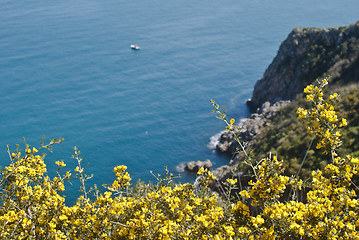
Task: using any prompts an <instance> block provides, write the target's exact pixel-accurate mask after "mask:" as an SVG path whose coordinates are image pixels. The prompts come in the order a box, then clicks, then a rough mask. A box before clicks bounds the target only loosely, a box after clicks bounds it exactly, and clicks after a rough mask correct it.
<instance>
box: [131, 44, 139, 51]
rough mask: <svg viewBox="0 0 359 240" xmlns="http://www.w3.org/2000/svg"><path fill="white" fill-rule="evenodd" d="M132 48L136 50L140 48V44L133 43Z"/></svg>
mask: <svg viewBox="0 0 359 240" xmlns="http://www.w3.org/2000/svg"><path fill="white" fill-rule="evenodd" d="M131 48H132V49H134V50H140V49H141V48H140V46H138V45H137V44H132V45H131Z"/></svg>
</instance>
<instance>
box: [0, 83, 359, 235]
mask: <svg viewBox="0 0 359 240" xmlns="http://www.w3.org/2000/svg"><path fill="white" fill-rule="evenodd" d="M326 84H327V82H326V80H323V81H321V82H320V84H319V86H313V85H310V86H308V87H307V88H306V89H305V93H306V94H307V97H306V98H307V100H308V102H311V103H312V107H311V108H310V109H303V108H299V109H298V111H297V113H298V117H299V118H303V119H307V120H308V121H309V122H310V126H309V128H308V130H309V131H310V132H312V133H314V134H315V135H316V136H317V137H318V138H319V140H318V145H317V146H316V148H317V149H321V150H323V151H325V152H326V153H328V154H329V155H330V158H331V159H332V163H331V164H328V165H327V166H326V167H325V168H324V169H323V170H315V171H313V172H312V178H311V180H310V181H309V182H308V183H307V184H308V186H307V187H309V190H308V191H307V193H306V201H305V202H301V201H299V200H298V198H297V197H296V196H297V195H296V194H297V193H298V191H299V190H301V189H302V187H303V185H304V184H303V182H302V181H301V180H300V179H298V176H291V177H289V176H284V175H283V171H284V167H283V161H280V160H279V159H278V157H277V156H269V157H268V158H265V159H262V160H260V161H254V160H251V159H247V160H246V161H247V163H248V164H250V165H251V168H252V172H253V180H251V181H250V182H249V183H248V188H247V189H241V188H240V186H239V185H240V181H238V180H237V179H236V178H235V179H228V180H227V181H226V182H225V184H226V186H227V191H231V190H232V189H234V188H238V189H240V191H239V194H238V198H237V199H236V200H235V201H233V198H230V197H227V198H226V197H225V198H223V197H220V196H218V195H217V194H216V193H214V192H211V190H210V189H209V188H207V186H208V185H209V184H210V183H211V182H212V181H216V178H215V176H213V174H212V173H211V172H210V171H208V170H206V169H203V168H202V169H200V170H199V171H198V175H199V178H198V182H199V184H198V186H196V187H195V186H194V185H193V184H189V183H185V184H176V183H174V182H173V175H171V174H170V173H168V171H166V174H165V175H164V176H162V177H157V180H158V182H157V184H150V183H149V184H144V183H138V184H135V185H134V186H131V178H130V175H129V173H128V172H126V166H116V167H115V168H114V173H115V174H114V175H115V177H116V179H115V180H114V182H113V183H112V184H110V185H106V186H105V189H106V190H105V191H104V192H103V193H100V192H99V191H98V190H97V189H96V188H87V186H86V181H87V180H88V179H89V178H90V177H91V176H89V175H86V174H85V170H86V167H83V165H82V161H83V160H82V158H81V157H80V152H79V151H78V149H77V148H75V154H74V156H73V158H74V159H75V160H77V164H78V166H77V167H76V168H75V169H74V171H73V172H71V171H70V170H67V171H65V173H64V174H60V173H61V170H62V169H63V168H65V167H66V163H65V162H63V161H56V162H55V164H56V165H57V166H58V174H57V176H56V177H53V178H50V177H49V176H48V175H47V170H46V163H45V161H44V158H45V155H44V154H43V155H39V153H40V152H41V151H43V150H44V149H50V150H51V147H52V145H53V144H55V143H59V142H61V141H62V140H61V139H57V140H56V139H55V140H51V141H50V142H49V143H48V144H45V140H44V141H43V142H42V143H41V146H40V147H39V148H38V149H36V148H31V147H30V146H29V145H28V144H26V143H25V150H24V151H23V152H22V151H20V150H19V148H18V147H17V148H16V150H15V151H14V152H13V153H11V152H10V149H9V148H8V153H9V157H10V160H11V163H10V164H9V165H8V166H5V167H4V168H2V169H1V172H0V174H1V180H0V202H1V205H0V238H1V239H359V233H358V230H359V220H358V217H357V216H358V215H359V202H358V198H357V190H358V189H357V187H356V186H355V185H354V184H353V178H354V176H355V175H357V174H358V169H359V165H358V164H359V159H357V158H353V157H351V156H345V157H342V156H338V154H337V153H336V149H337V148H338V147H340V145H341V140H340V136H341V135H340V132H339V130H338V129H339V128H341V127H344V126H345V125H346V120H345V119H339V118H338V117H337V115H336V112H335V110H334V102H335V100H336V99H337V98H338V95H337V94H333V95H331V96H330V97H329V99H324V98H323V92H322V91H323V88H324V87H325V85H326ZM213 104H214V106H215V109H216V111H217V112H219V113H220V118H221V119H222V120H225V122H226V123H227V130H229V131H233V129H234V127H235V121H234V120H233V119H231V120H229V121H227V120H226V115H225V113H224V111H223V112H221V111H220V107H219V106H218V105H216V104H215V103H214V102H213ZM237 140H238V141H240V139H239V138H237ZM240 146H243V148H242V150H244V151H245V148H244V145H241V144H240ZM72 178H75V179H78V180H79V181H80V183H81V189H80V190H81V193H82V194H81V196H80V197H78V199H77V201H76V203H75V204H73V206H68V205H66V204H65V199H64V197H62V195H61V193H62V192H63V191H64V189H65V188H64V182H65V181H67V180H70V179H72ZM91 192H93V194H90V193H91ZM288 192H289V194H290V196H289V198H288V200H287V201H285V200H283V199H286V198H284V197H283V196H284V195H285V194H287V195H288ZM226 196H229V195H226ZM253 208H255V209H256V211H252V209H253Z"/></svg>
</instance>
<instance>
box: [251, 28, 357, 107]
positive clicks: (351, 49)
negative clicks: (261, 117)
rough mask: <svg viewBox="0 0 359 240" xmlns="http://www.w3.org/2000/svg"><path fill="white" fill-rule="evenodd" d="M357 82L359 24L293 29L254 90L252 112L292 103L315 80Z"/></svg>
mask: <svg viewBox="0 0 359 240" xmlns="http://www.w3.org/2000/svg"><path fill="white" fill-rule="evenodd" d="M321 77H330V80H331V81H332V82H338V83H344V82H349V81H359V22H357V23H356V24H353V25H350V26H348V27H340V28H327V29H319V28H304V29H303V28H295V29H294V30H293V31H292V32H291V33H290V34H289V35H288V37H287V39H286V40H285V41H284V42H283V43H282V44H281V46H280V48H279V50H278V53H277V56H276V57H275V58H274V60H273V62H272V63H271V64H270V65H269V67H268V68H267V70H266V71H265V73H264V75H263V78H262V79H260V80H259V81H258V82H257V83H256V84H255V87H254V91H253V96H252V99H251V100H250V101H249V102H248V103H249V105H250V106H251V107H253V108H258V107H260V106H261V105H262V104H263V103H265V102H266V101H269V102H270V103H275V102H277V101H279V100H292V99H294V98H295V96H296V95H297V94H298V93H300V92H302V91H303V89H304V87H305V86H306V85H308V84H310V83H312V82H313V81H314V80H316V79H317V78H321Z"/></svg>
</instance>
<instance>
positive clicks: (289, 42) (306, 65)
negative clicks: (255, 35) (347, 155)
mask: <svg viewBox="0 0 359 240" xmlns="http://www.w3.org/2000/svg"><path fill="white" fill-rule="evenodd" d="M322 77H329V81H330V83H331V84H330V86H331V87H334V88H338V87H340V86H344V85H347V84H348V83H353V82H356V83H358V82H359V22H357V23H356V24H353V25H350V26H347V27H339V28H326V29H319V28H295V29H294V30H293V31H292V32H291V33H290V34H289V35H288V37H287V39H286V40H285V41H284V42H283V43H282V44H281V45H280V47H279V50H278V53H277V56H276V57H275V58H274V59H273V62H272V63H271V64H270V65H269V67H268V68H267V70H266V71H265V73H264V75H263V78H262V79H260V80H259V81H258V82H257V83H256V85H255V87H254V91H253V96H252V99H251V100H250V101H249V102H248V104H249V105H250V106H251V107H252V109H254V110H256V111H255V112H254V113H253V114H252V115H251V116H250V117H249V118H248V119H245V120H243V121H242V124H240V127H239V129H238V130H237V131H236V133H237V134H238V135H239V136H240V137H241V138H242V140H243V141H245V142H247V144H248V146H249V147H250V146H251V145H252V144H253V143H255V144H257V145H256V146H258V145H261V142H258V141H266V142H268V141H267V140H268V139H265V137H262V138H264V140H263V139H262V140H258V139H260V136H261V134H262V132H264V131H266V130H267V129H268V127H269V128H271V126H272V127H273V125H274V124H277V123H276V122H275V121H276V120H275V121H272V120H273V118H275V116H276V115H278V114H277V112H279V113H281V109H282V107H283V106H288V107H289V108H291V109H296V107H297V106H292V105H295V104H298V103H295V101H293V102H291V103H290V100H293V99H295V98H296V96H297V94H298V93H302V91H303V89H304V87H305V86H307V85H308V84H310V83H312V82H313V81H315V80H316V79H318V78H322ZM354 85H355V84H354ZM289 108H288V109H289ZM293 113H294V114H295V110H293ZM283 114H285V113H281V115H283ZM278 119H280V118H278ZM285 119H287V118H285ZM268 120H270V124H269V123H268ZM287 120H288V119H287ZM289 125H290V124H289ZM358 128H359V126H358ZM273 134H275V133H273ZM273 134H271V135H270V137H271V138H274V139H275V137H276V136H273ZM262 135H263V134H262ZM272 140H273V139H272ZM274 141H276V140H274ZM279 142H281V141H279ZM216 147H217V151H218V152H222V153H226V154H229V155H230V156H233V155H234V154H235V152H236V149H237V147H238V144H237V143H236V142H235V141H234V138H233V135H232V134H231V133H228V132H225V133H223V134H222V135H221V137H220V141H219V143H218V144H217V146H216ZM293 152H295V151H294V150H293ZM358 152H359V151H358ZM240 161H241V155H240V154H238V155H237V157H236V158H234V161H231V162H230V164H229V165H228V166H223V167H220V168H218V169H216V170H214V171H213V173H214V174H215V176H217V179H219V181H218V182H217V183H216V185H215V186H213V189H214V190H216V191H217V190H218V189H220V185H221V181H222V180H224V179H225V177H227V176H228V175H229V174H233V173H234V175H236V176H237V175H238V174H239V175H241V177H238V179H242V180H243V176H244V175H243V174H242V173H241V172H238V170H235V169H237V164H236V163H238V162H240ZM223 176H224V177H223ZM242 184H245V183H244V182H243V183H242Z"/></svg>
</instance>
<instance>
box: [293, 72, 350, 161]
mask: <svg viewBox="0 0 359 240" xmlns="http://www.w3.org/2000/svg"><path fill="white" fill-rule="evenodd" d="M327 84H328V81H327V80H326V79H323V80H322V81H320V82H319V86H314V85H309V86H307V87H306V88H305V89H304V93H305V94H306V101H307V102H311V103H312V108H311V109H309V110H307V109H303V108H301V107H300V108H298V110H297V114H298V118H299V119H302V118H309V119H311V124H310V126H309V127H308V131H309V132H310V133H314V134H315V135H316V136H318V137H319V141H318V143H317V146H316V147H317V149H323V151H324V152H325V153H331V154H332V155H333V156H335V155H336V152H335V149H336V148H338V147H339V146H340V145H341V144H342V142H341V140H340V136H341V134H340V131H339V130H338V128H340V127H344V126H346V125H347V121H346V119H344V118H343V119H339V118H338V116H337V114H336V112H335V110H334V105H335V103H336V101H338V97H339V96H338V94H337V93H334V94H332V95H330V96H329V99H324V98H323V88H324V87H325V86H326V85H327Z"/></svg>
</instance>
